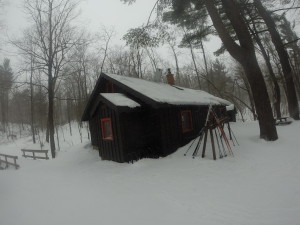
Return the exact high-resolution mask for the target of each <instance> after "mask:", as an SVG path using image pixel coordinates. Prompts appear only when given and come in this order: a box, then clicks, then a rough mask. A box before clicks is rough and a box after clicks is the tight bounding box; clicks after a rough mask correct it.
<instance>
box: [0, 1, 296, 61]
mask: <svg viewBox="0 0 300 225" xmlns="http://www.w3.org/2000/svg"><path fill="white" fill-rule="evenodd" d="M4 1H6V2H7V4H6V6H5V8H4V12H1V14H2V15H1V17H2V18H1V20H2V24H3V26H4V28H5V30H6V32H7V33H8V35H9V36H11V37H18V36H21V34H22V31H23V30H24V28H26V27H27V26H29V22H28V21H27V19H26V18H27V17H26V14H25V12H24V10H23V7H22V6H23V0H4ZM155 2H156V0H137V1H136V3H134V4H132V5H127V4H123V3H122V2H121V1H120V0H82V3H81V4H80V10H81V14H80V16H79V20H80V21H81V23H82V26H83V27H85V28H86V29H87V30H88V31H90V32H91V33H95V32H97V31H100V28H101V26H102V25H104V26H106V27H114V29H115V30H116V32H117V34H116V37H115V38H114V40H113V43H112V44H124V42H123V41H121V38H122V36H123V35H124V34H125V33H126V31H127V30H128V29H130V28H134V27H138V26H141V25H143V24H146V23H147V20H148V17H149V15H150V12H151V9H152V8H153V6H154V4H155ZM298 28H299V26H298ZM297 30H299V29H297ZM0 38H1V37H0ZM2 38H3V36H2ZM3 43H4V44H3ZM7 46H8V45H7V44H5V42H2V46H0V47H1V49H2V51H1V52H0V60H1V61H2V59H3V57H9V58H12V59H13V58H14V56H13V55H12V54H11V49H7ZM205 47H206V50H208V51H209V52H210V53H211V55H212V52H214V51H215V50H217V49H218V48H219V47H220V41H219V39H218V38H217V37H213V38H210V41H209V42H206V43H205ZM161 51H164V53H163V54H165V56H167V55H168V52H167V50H164V49H163V50H161ZM12 61H14V60H12Z"/></svg>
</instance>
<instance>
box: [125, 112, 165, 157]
mask: <svg viewBox="0 0 300 225" xmlns="http://www.w3.org/2000/svg"><path fill="white" fill-rule="evenodd" d="M120 122H121V123H120V124H121V127H122V133H123V134H124V136H123V138H124V140H123V143H124V154H125V158H126V161H131V160H137V159H140V158H148V157H150V158H156V157H158V156H160V155H161V152H160V150H161V143H160V124H159V122H160V120H159V117H158V114H157V113H156V112H155V111H152V110H150V109H148V110H143V111H139V112H132V113H122V114H121V116H120Z"/></svg>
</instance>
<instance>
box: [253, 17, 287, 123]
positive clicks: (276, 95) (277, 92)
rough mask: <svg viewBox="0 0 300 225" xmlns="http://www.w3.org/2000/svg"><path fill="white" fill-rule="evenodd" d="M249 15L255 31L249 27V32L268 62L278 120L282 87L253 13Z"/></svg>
mask: <svg viewBox="0 0 300 225" xmlns="http://www.w3.org/2000/svg"><path fill="white" fill-rule="evenodd" d="M248 14H249V16H250V19H251V21H252V25H253V29H251V27H250V25H249V30H250V32H251V33H252V36H253V37H254V39H255V41H256V43H257V45H258V46H259V48H260V50H261V53H262V56H263V58H264V60H265V62H266V65H267V68H268V70H269V75H270V77H271V80H272V83H273V85H274V108H275V112H276V116H277V118H280V117H281V111H280V103H281V99H280V98H281V97H280V87H279V84H278V82H277V79H276V76H275V73H274V70H273V67H272V64H271V61H270V56H269V55H268V53H267V51H266V50H265V48H264V46H263V44H262V41H261V39H260V37H259V35H258V32H257V29H256V27H255V21H254V19H253V18H252V16H251V13H249V12H248Z"/></svg>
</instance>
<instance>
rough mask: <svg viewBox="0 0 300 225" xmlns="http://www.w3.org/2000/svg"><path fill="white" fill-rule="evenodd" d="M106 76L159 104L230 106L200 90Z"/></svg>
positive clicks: (117, 76)
mask: <svg viewBox="0 0 300 225" xmlns="http://www.w3.org/2000/svg"><path fill="white" fill-rule="evenodd" d="M106 75H107V76H109V77H110V78H112V79H114V80H116V81H118V82H120V83H122V84H124V85H126V86H127V87H129V88H131V89H133V90H135V91H137V92H139V93H142V94H143V95H145V96H147V97H148V98H151V99H152V100H154V101H156V102H160V103H167V104H171V105H209V104H212V105H220V104H221V105H231V103H230V102H228V101H226V100H224V99H221V98H218V97H215V96H213V95H211V94H209V93H207V92H205V91H201V90H194V89H189V88H182V87H176V86H171V85H169V84H164V83H155V82H151V81H147V80H143V79H139V78H133V77H125V76H120V75H115V74H106Z"/></svg>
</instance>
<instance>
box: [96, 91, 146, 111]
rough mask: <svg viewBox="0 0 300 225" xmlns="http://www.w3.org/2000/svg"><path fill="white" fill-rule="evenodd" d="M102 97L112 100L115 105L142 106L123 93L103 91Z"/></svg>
mask: <svg viewBox="0 0 300 225" xmlns="http://www.w3.org/2000/svg"><path fill="white" fill-rule="evenodd" d="M100 95H101V96H102V97H104V98H105V99H107V100H108V101H110V102H111V103H112V104H114V105H115V106H122V107H129V108H136V107H140V106H141V105H140V104H139V103H137V102H135V101H133V100H132V99H130V98H128V97H126V96H125V95H123V94H121V93H105V94H104V93H101V94H100Z"/></svg>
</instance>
